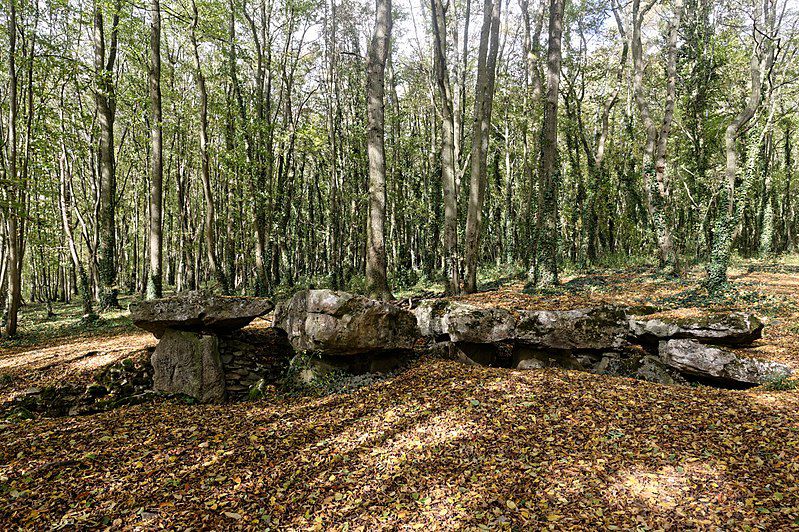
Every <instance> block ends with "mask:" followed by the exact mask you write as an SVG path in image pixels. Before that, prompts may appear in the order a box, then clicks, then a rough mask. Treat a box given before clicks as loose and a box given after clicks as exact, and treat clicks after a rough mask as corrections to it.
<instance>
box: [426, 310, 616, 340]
mask: <svg viewBox="0 0 799 532" xmlns="http://www.w3.org/2000/svg"><path fill="white" fill-rule="evenodd" d="M414 315H415V316H416V319H417V321H418V323H419V330H420V332H421V333H422V335H423V336H426V337H432V338H436V339H439V340H440V339H442V337H444V336H446V337H448V338H449V340H451V341H453V342H469V343H475V344H490V343H496V342H508V341H511V342H515V343H518V344H525V345H531V346H537V347H540V348H544V349H558V350H602V349H611V348H613V347H618V346H619V345H620V343H621V342H622V341H623V338H624V337H625V336H626V334H627V320H626V316H625V314H624V311H623V310H622V309H620V308H617V307H610V306H607V307H598V308H595V309H582V310H563V311H560V310H558V311H550V310H517V311H513V312H511V311H509V310H505V309H500V308H483V307H478V306H474V305H469V304H467V303H462V302H458V301H442V300H428V301H423V302H422V303H421V304H420V305H419V306H418V307H417V308H416V309H415V310H414Z"/></svg>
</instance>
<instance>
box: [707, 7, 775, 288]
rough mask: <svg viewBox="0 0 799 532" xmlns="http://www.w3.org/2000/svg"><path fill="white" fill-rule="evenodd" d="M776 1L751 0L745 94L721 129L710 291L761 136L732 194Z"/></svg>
mask: <svg viewBox="0 0 799 532" xmlns="http://www.w3.org/2000/svg"><path fill="white" fill-rule="evenodd" d="M776 20H777V18H776V2H775V1H774V0H766V1H765V2H763V3H762V4H761V3H760V2H755V12H754V16H753V18H752V53H751V56H750V60H749V76H750V81H749V98H748V100H747V102H746V105H745V106H744V108H743V109H741V111H740V112H739V113H738V114H737V115H736V116H735V118H733V119H732V121H731V122H730V123H729V124H728V125H727V128H726V130H725V132H724V150H725V155H726V160H725V163H726V164H725V170H724V182H723V183H722V186H721V190H720V192H719V214H718V218H717V219H716V224H715V233H714V238H713V247H712V249H711V254H710V264H709V265H708V269H707V281H706V284H707V288H708V290H709V291H710V292H711V293H720V292H723V291H724V290H725V289H726V288H727V286H728V283H727V268H728V267H729V264H730V255H731V254H732V243H733V238H734V236H735V229H736V228H737V227H738V223H739V221H740V219H741V214H742V213H743V209H744V205H745V202H746V196H747V192H748V191H749V187H750V186H751V183H752V180H753V174H754V172H755V168H754V161H755V160H756V159H757V150H758V149H759V144H760V141H761V139H759V138H757V137H758V135H757V134H755V135H750V139H756V140H750V144H749V148H748V152H749V153H748V157H747V169H746V171H745V175H744V179H743V183H742V186H741V187H740V189H739V191H738V192H739V193H738V194H736V188H735V182H736V180H737V178H738V141H739V137H740V136H741V132H742V131H743V130H744V127H745V126H746V125H747V124H748V123H749V122H750V121H751V120H752V119H753V118H754V117H755V113H756V112H757V110H758V108H759V107H760V106H761V103H762V101H763V84H764V81H765V77H766V76H767V75H768V73H769V72H770V71H771V67H772V65H773V63H774V50H773V40H774V37H776V28H775V24H776Z"/></svg>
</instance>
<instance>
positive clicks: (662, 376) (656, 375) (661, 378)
mask: <svg viewBox="0 0 799 532" xmlns="http://www.w3.org/2000/svg"><path fill="white" fill-rule="evenodd" d="M638 363H639V364H640V366H639V367H638V369H637V370H636V372H635V378H636V379H640V380H643V381H649V382H657V383H660V384H677V383H678V382H679V383H684V382H685V380H684V379H680V378H679V376H678V375H674V373H675V371H674V370H673V369H670V368H669V367H667V366H666V365H665V364H664V363H663V361H662V360H660V359H659V358H657V357H655V356H652V355H647V356H645V357H643V358H642V359H640V360H639V361H638Z"/></svg>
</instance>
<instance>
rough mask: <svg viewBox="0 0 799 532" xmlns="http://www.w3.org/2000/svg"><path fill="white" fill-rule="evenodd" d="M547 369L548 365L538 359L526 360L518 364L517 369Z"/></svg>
mask: <svg viewBox="0 0 799 532" xmlns="http://www.w3.org/2000/svg"><path fill="white" fill-rule="evenodd" d="M545 367H547V365H546V363H544V362H543V361H541V360H539V359H537V358H526V359H524V360H520V361H519V363H518V364H516V369H543V368H545Z"/></svg>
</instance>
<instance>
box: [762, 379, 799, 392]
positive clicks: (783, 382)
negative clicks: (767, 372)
mask: <svg viewBox="0 0 799 532" xmlns="http://www.w3.org/2000/svg"><path fill="white" fill-rule="evenodd" d="M763 389H765V390H770V391H778V392H783V391H789V390H797V389H799V380H797V379H795V378H791V377H786V376H782V377H778V378H776V379H773V380H770V381H769V382H767V383H766V384H764V385H763Z"/></svg>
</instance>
